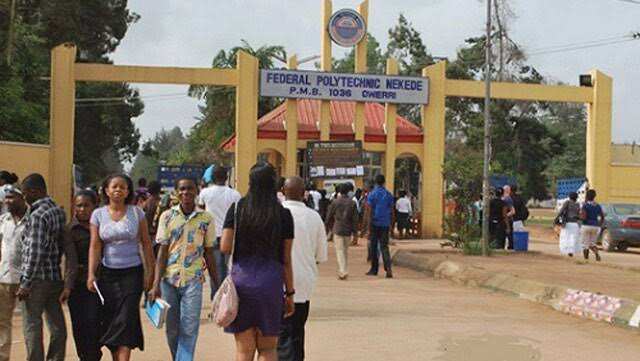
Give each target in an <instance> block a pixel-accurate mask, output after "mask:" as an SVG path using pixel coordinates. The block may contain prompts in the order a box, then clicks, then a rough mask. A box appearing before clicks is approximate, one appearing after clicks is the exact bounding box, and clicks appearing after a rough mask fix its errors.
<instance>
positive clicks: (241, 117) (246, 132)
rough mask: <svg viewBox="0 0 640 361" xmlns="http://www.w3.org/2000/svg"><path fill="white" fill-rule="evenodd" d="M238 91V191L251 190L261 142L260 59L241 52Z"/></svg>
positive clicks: (236, 172)
mask: <svg viewBox="0 0 640 361" xmlns="http://www.w3.org/2000/svg"><path fill="white" fill-rule="evenodd" d="M237 71H238V85H237V87H236V149H235V174H236V189H237V190H238V191H239V192H240V193H241V194H245V193H246V192H247V191H248V190H249V170H250V169H251V167H252V166H253V164H255V162H256V158H257V156H258V155H257V150H256V143H257V142H258V59H256V58H255V57H253V56H251V55H249V54H247V53H245V52H244V51H239V52H238V55H237Z"/></svg>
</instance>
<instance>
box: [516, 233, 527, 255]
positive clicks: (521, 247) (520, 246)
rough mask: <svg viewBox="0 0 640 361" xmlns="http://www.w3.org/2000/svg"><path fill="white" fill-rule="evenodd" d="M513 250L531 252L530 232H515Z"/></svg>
mask: <svg viewBox="0 0 640 361" xmlns="http://www.w3.org/2000/svg"><path fill="white" fill-rule="evenodd" d="M513 250H514V251H525V252H526V251H528V250H529V232H513Z"/></svg>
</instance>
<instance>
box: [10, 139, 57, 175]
mask: <svg viewBox="0 0 640 361" xmlns="http://www.w3.org/2000/svg"><path fill="white" fill-rule="evenodd" d="M0 154H1V156H0V170H6V171H9V172H11V173H15V174H16V175H17V176H18V177H19V178H20V181H22V179H24V177H26V176H28V175H29V174H31V173H40V174H42V176H44V179H45V180H46V181H47V184H49V183H51V182H50V179H49V146H48V145H42V144H29V143H14V142H2V141H0Z"/></svg>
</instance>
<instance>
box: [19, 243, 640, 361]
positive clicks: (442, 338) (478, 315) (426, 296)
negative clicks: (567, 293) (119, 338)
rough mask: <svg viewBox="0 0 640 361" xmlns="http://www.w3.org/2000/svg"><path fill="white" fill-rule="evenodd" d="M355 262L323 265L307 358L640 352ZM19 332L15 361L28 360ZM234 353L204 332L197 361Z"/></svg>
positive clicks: (209, 328) (619, 334) (598, 330)
mask: <svg viewBox="0 0 640 361" xmlns="http://www.w3.org/2000/svg"><path fill="white" fill-rule="evenodd" d="M350 255H351V262H352V269H351V271H352V273H351V277H350V278H349V280H348V281H346V282H344V281H338V280H337V279H336V277H335V276H334V269H335V264H334V262H333V259H334V256H333V252H331V260H332V262H330V263H329V264H325V265H323V266H322V267H321V274H322V276H321V279H320V282H319V285H318V288H317V292H316V294H315V298H314V300H313V301H312V303H311V316H310V320H309V323H308V325H307V360H311V361H313V360H323V361H325V360H352V361H375V360H444V361H459V360H465V361H466V360H491V361H496V360H509V361H520V360H522V361H524V360H527V361H531V360H556V361H561V360H572V361H573V360H576V359H580V358H588V359H589V360H607V361H614V360H633V359H637V357H638V354H640V344H639V343H638V340H639V337H640V336H639V335H637V334H635V333H633V332H631V331H627V330H621V329H618V328H613V327H611V326H608V325H606V324H602V323H597V322H593V321H586V320H581V319H577V318H573V317H570V316H565V315H562V314H559V313H557V312H555V311H553V310H550V309H548V308H546V307H543V306H540V305H537V304H531V303H529V302H527V301H524V300H518V299H513V298H510V297H507V296H504V295H500V294H492V293H489V292H487V291H484V290H479V289H475V288H466V287H462V286H457V285H454V284H452V283H450V282H448V281H442V280H434V279H432V278H429V277H426V276H424V275H422V274H419V273H416V272H413V271H409V270H406V269H396V270H395V276H396V278H395V279H393V280H388V279H384V278H382V277H381V276H380V277H378V278H371V277H366V276H364V273H365V271H366V264H365V262H364V261H363V259H364V252H363V247H358V248H356V249H352V250H351V254H350ZM17 327H18V325H16V328H14V330H15V335H16V343H15V344H14V348H13V351H14V354H13V357H12V360H22V359H24V345H23V343H22V335H21V332H19V329H17ZM145 338H146V343H147V350H146V351H145V352H143V353H140V352H136V353H135V354H134V357H133V359H134V360H169V353H168V350H167V347H166V344H165V342H164V336H163V333H162V331H160V330H154V329H151V328H150V327H149V325H148V324H146V325H145ZM69 350H71V351H72V350H74V348H73V346H72V343H71V340H70V341H69ZM69 353H72V352H69ZM232 355H233V339H232V337H231V336H229V335H225V334H223V333H222V332H221V331H220V330H219V329H217V328H216V327H215V326H214V325H212V324H203V325H202V327H201V337H200V340H199V342H198V357H197V359H198V360H232ZM68 359H69V360H71V359H75V358H73V357H71V356H69V357H68ZM104 359H105V360H106V359H110V358H108V357H105V358H104Z"/></svg>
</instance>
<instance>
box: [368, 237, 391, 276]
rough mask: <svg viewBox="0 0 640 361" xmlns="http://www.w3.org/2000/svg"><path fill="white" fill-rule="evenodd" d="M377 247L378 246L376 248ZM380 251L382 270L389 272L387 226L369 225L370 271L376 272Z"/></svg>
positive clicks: (389, 257) (389, 258)
mask: <svg viewBox="0 0 640 361" xmlns="http://www.w3.org/2000/svg"><path fill="white" fill-rule="evenodd" d="M378 247H379V248H378ZM378 251H380V253H382V262H383V264H384V270H385V271H386V272H387V273H389V272H391V255H390V254H389V227H378V226H371V247H370V248H369V252H371V270H370V271H369V272H371V273H375V274H377V273H378V268H379V259H378V258H379V253H378Z"/></svg>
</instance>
